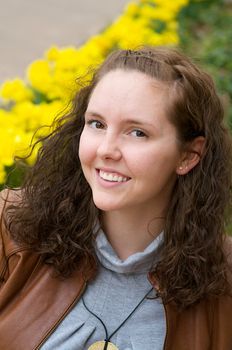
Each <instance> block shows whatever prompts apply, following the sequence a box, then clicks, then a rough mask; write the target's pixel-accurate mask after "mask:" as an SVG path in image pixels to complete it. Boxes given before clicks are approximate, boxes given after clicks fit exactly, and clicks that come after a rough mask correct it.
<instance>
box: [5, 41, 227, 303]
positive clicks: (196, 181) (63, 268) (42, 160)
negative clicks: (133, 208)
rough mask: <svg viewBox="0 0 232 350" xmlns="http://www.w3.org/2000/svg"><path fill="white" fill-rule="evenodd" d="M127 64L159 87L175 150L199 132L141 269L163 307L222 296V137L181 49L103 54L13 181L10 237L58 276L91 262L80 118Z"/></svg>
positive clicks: (214, 99)
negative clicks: (15, 193) (152, 256)
mask: <svg viewBox="0 0 232 350" xmlns="http://www.w3.org/2000/svg"><path fill="white" fill-rule="evenodd" d="M115 69H123V70H137V71H140V72H143V73H145V74H147V75H148V76H150V77H153V78H155V79H156V80H158V81H162V82H163V83H165V84H166V85H167V86H168V87H169V92H170V94H169V101H168V102H167V106H166V109H167V115H168V117H169V119H170V121H171V122H172V123H173V125H174V126H175V127H176V129H177V132H178V136H179V140H180V142H181V145H182V147H187V146H188V143H189V142H191V141H192V140H193V139H194V138H195V137H197V136H203V137H205V149H204V153H203V156H202V157H201V160H200V162H199V164H198V165H197V166H196V167H195V168H194V169H192V171H190V172H189V173H188V174H186V175H184V176H178V178H177V180H176V183H175V187H174V189H173V195H172V197H171V201H170V206H169V208H168V213H167V216H166V220H165V227H164V241H163V244H162V246H161V252H160V259H159V261H158V263H157V264H156V266H154V268H153V270H152V272H151V274H152V276H153V277H155V278H156V279H158V281H159V285H160V291H159V295H161V296H162V298H163V301H164V302H165V303H167V302H171V301H174V302H175V303H176V304H177V305H178V306H179V307H180V308H183V307H187V306H190V305H192V304H194V303H196V302H197V301H199V300H201V299H202V298H203V297H205V296H210V295H217V296H218V295H222V294H225V293H227V292H228V282H227V276H226V267H227V261H226V254H225V252H224V248H223V247H224V240H225V234H224V231H225V227H224V226H225V210H226V208H227V207H228V203H229V200H230V194H231V191H230V190H231V168H232V166H231V140H230V136H229V133H228V131H227V129H226V127H225V126H224V124H223V114H224V112H223V108H222V104H221V102H220V99H219V97H218V96H217V93H216V91H215V87H214V83H213V81H212V79H211V78H210V76H209V75H208V74H207V73H205V72H203V71H202V70H201V69H199V68H198V67H197V66H196V65H195V64H194V63H193V62H192V61H191V60H190V59H189V58H187V57H186V56H185V55H184V54H182V53H181V52H179V51H177V50H174V49H169V48H157V47H156V48H154V47H143V48H141V49H138V50H118V51H115V52H113V53H112V54H111V55H110V56H109V57H108V58H107V59H106V60H105V62H104V63H103V64H102V65H101V66H100V68H99V69H97V70H96V71H95V74H94V75H93V78H92V80H91V81H90V83H89V84H88V85H87V86H85V87H83V88H82V89H80V91H78V93H77V94H76V96H75V97H74V99H73V104H72V109H71V111H70V112H69V113H68V114H67V115H65V116H63V117H61V118H59V119H58V120H56V124H55V130H54V131H53V132H52V133H50V135H49V136H47V137H46V138H44V139H43V140H42V141H43V146H42V147H41V149H40V150H39V153H38V158H37V161H36V163H35V165H34V166H33V167H32V168H31V169H30V171H29V173H28V175H27V177H26V179H25V181H24V184H23V185H22V194H21V204H20V206H19V205H15V206H14V205H11V206H9V209H8V218H9V220H8V223H7V224H8V228H9V230H10V231H11V233H12V236H13V238H14V239H15V240H16V241H18V242H19V243H26V244H27V245H28V246H29V247H30V248H31V249H33V250H36V251H37V252H39V253H40V254H41V256H42V258H43V260H44V262H45V263H47V264H52V265H53V267H54V269H55V271H56V272H57V273H58V274H60V275H62V276H64V277H65V276H68V275H70V274H71V273H72V271H73V270H74V269H76V268H78V266H79V265H80V264H82V263H83V261H84V263H85V264H86V266H89V265H90V263H91V266H92V267H93V265H94V266H95V265H96V260H95V259H94V256H95V254H94V248H93V246H94V245H93V240H94V235H93V226H94V225H95V222H96V218H97V217H98V215H99V211H98V209H97V208H96V207H95V205H94V203H93V200H92V194H91V189H90V187H89V185H88V183H87V181H86V180H85V177H84V175H83V172H82V168H81V164H80V160H79V157H78V148H79V140H80V135H81V133H82V130H83V127H84V114H85V111H86V109H87V106H88V101H89V98H90V96H91V93H92V91H93V89H94V88H95V86H96V84H97V83H98V82H99V80H100V79H101V78H102V77H103V76H104V75H105V74H107V72H109V71H112V70H115Z"/></svg>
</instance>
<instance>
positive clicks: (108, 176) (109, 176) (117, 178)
mask: <svg viewBox="0 0 232 350" xmlns="http://www.w3.org/2000/svg"><path fill="white" fill-rule="evenodd" d="M99 176H100V178H101V179H103V180H106V181H111V182H126V181H128V180H130V178H129V177H126V176H122V175H117V174H116V173H108V172H105V171H103V170H99Z"/></svg>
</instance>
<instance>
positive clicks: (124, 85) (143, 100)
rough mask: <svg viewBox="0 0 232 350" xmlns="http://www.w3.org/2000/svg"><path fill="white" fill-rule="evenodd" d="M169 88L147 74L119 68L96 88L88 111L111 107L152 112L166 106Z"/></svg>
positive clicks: (108, 74) (106, 76)
mask: <svg viewBox="0 0 232 350" xmlns="http://www.w3.org/2000/svg"><path fill="white" fill-rule="evenodd" d="M167 94H168V87H167V86H166V85H165V84H164V83H162V82H159V81H158V80H156V79H154V78H152V77H149V76H148V75H146V74H145V73H142V72H139V71H136V70H122V69H117V70H114V71H111V72H109V73H107V74H106V75H104V76H103V78H102V79H101V80H100V81H99V82H98V84H97V85H96V87H95V88H94V90H93V92H92V94H91V97H90V100H89V104H88V109H91V108H93V107H94V108H102V109H104V108H109V106H110V107H112V108H113V106H114V108H117V109H118V110H122V111H125V110H128V111H130V110H132V111H133V110H135V109H136V110H137V111H141V112H142V111H144V110H145V111H147V112H148V111H150V112H151V111H152V110H153V109H157V107H159V108H161V109H162V108H163V109H164V107H165V100H166V99H167Z"/></svg>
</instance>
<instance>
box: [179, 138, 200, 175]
mask: <svg viewBox="0 0 232 350" xmlns="http://www.w3.org/2000/svg"><path fill="white" fill-rule="evenodd" d="M204 147H205V138H204V137H203V136H199V137H196V138H195V139H194V140H193V141H191V142H190V143H189V144H188V145H187V147H186V150H185V151H184V152H183V155H182V157H181V160H180V162H179V164H178V167H177V169H176V173H177V174H178V175H186V174H187V173H188V172H189V171H191V170H192V169H193V168H194V167H195V166H196V165H197V164H198V163H199V162H200V160H201V158H202V155H203V152H204Z"/></svg>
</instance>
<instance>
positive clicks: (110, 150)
mask: <svg viewBox="0 0 232 350" xmlns="http://www.w3.org/2000/svg"><path fill="white" fill-rule="evenodd" d="M97 155H98V156H99V157H100V158H102V159H112V160H119V159H120V158H121V157H122V153H121V150H120V146H119V140H118V138H117V136H116V135H111V134H110V133H107V134H105V135H104V136H103V137H102V139H101V141H100V143H99V145H98V149H97Z"/></svg>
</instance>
